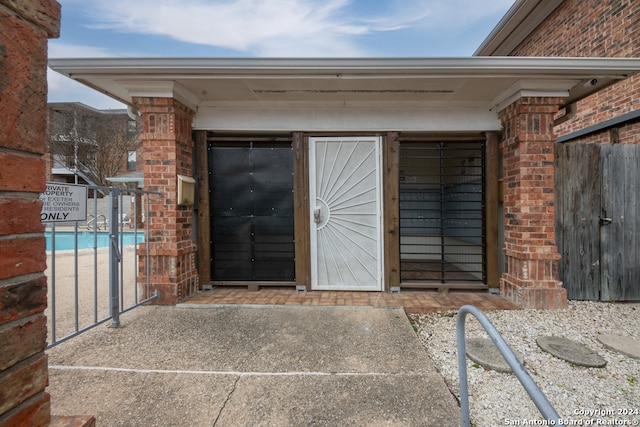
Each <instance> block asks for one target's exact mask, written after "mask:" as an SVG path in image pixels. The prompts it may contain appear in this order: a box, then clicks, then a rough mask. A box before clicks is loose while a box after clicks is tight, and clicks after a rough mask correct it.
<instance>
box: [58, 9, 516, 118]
mask: <svg viewBox="0 0 640 427" xmlns="http://www.w3.org/2000/svg"><path fill="white" fill-rule="evenodd" d="M58 2H59V3H60V4H61V5H62V22H61V29H60V38H58V39H51V40H49V57H50V58H104V57H117V58H167V57H171V58H201V57H213V58H257V57H271V58H273V57H277V58H304V57H319V58H344V57H348V58H349V57H350V58H358V57H369V58H387V57H392V58H395V57H408V58H413V57H418V58H425V57H467V56H471V55H472V54H473V52H474V51H475V50H476V48H477V47H478V46H479V45H480V44H481V43H482V41H483V40H484V39H485V38H486V37H487V35H488V34H489V33H490V32H491V30H492V29H493V28H494V27H495V26H496V24H497V23H498V22H499V21H500V19H501V18H502V17H503V16H504V14H505V13H506V12H507V10H508V9H509V8H510V7H511V6H512V5H513V4H514V3H515V0H109V1H105V0H58ZM48 84H49V96H48V101H49V102H82V103H84V104H86V105H89V106H92V107H94V108H98V109H111V108H124V105H123V104H121V103H119V102H117V101H115V100H113V99H111V98H109V97H107V96H105V95H102V94H100V93H98V92H96V91H94V90H92V89H89V88H87V87H85V86H83V85H81V84H80V83H77V82H74V81H72V80H71V79H68V78H66V77H64V76H62V75H60V74H58V73H56V72H55V71H52V70H49V72H48Z"/></svg>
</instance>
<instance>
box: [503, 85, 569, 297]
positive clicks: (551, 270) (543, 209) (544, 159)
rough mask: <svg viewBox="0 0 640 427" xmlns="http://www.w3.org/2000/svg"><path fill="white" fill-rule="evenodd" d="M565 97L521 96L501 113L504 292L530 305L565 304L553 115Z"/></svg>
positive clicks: (507, 295) (505, 294)
mask: <svg viewBox="0 0 640 427" xmlns="http://www.w3.org/2000/svg"><path fill="white" fill-rule="evenodd" d="M559 105H562V99H560V98H520V99H519V100H517V101H516V102H514V103H513V104H511V105H510V106H508V107H507V108H506V109H504V110H502V111H501V112H500V120H501V122H502V125H503V129H504V131H503V140H502V142H501V150H502V159H503V160H502V162H503V186H504V187H503V188H504V254H505V259H506V263H507V268H506V271H505V273H504V274H503V276H502V278H501V280H500V292H501V294H502V295H503V296H505V297H506V298H508V299H510V300H511V301H514V302H516V303H517V304H519V305H521V306H523V307H525V308H563V307H565V306H566V303H567V296H566V290H565V289H563V288H562V283H561V282H559V281H558V267H557V264H558V261H559V259H560V254H559V253H558V250H557V248H556V244H555V226H554V221H555V208H554V202H555V194H554V191H553V189H554V149H553V143H554V141H555V135H554V133H553V117H554V115H555V113H556V112H557V110H558V106H559Z"/></svg>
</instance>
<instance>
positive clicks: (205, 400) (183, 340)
mask: <svg viewBox="0 0 640 427" xmlns="http://www.w3.org/2000/svg"><path fill="white" fill-rule="evenodd" d="M121 321H122V324H123V325H124V326H123V327H122V328H118V329H112V328H106V327H98V328H96V329H94V330H91V331H89V332H86V333H85V334H83V335H80V336H79V337H77V338H74V339H72V340H69V341H67V342H64V343H62V344H60V345H59V346H57V347H54V348H53V349H51V350H49V351H48V354H49V363H50V388H49V390H50V392H51V395H52V408H53V412H54V413H55V414H60V415H64V414H65V413H69V414H92V415H93V414H95V415H96V418H97V424H98V425H150V426H151V425H163V426H171V425H193V426H198V425H207V426H210V425H220V426H222V425H225V426H226V425H252V426H253V425H279V426H287V425H291V426H297V425H326V424H327V423H328V424H330V425H379V424H384V425H404V426H414V425H415V426H424V425H443V426H446V425H459V424H460V409H459V407H458V405H457V403H456V401H455V399H454V398H453V396H452V395H451V394H450V392H449V390H448V388H447V387H446V385H445V383H444V380H443V379H442V378H441V377H440V375H439V374H437V372H436V370H435V368H434V366H433V363H432V362H431V360H430V359H429V357H428V355H427V353H426V351H425V349H424V348H423V347H422V345H421V343H420V341H419V340H418V338H417V336H416V335H415V333H414V332H413V329H412V327H411V325H410V323H409V321H408V319H407V317H406V315H405V314H404V312H403V310H402V309H376V308H366V307H363V308H356V307H304V306H298V307H286V306H281V307H277V308H276V307H273V306H269V307H245V306H233V307H219V308H207V309H188V308H177V307H158V306H149V307H140V308H137V309H135V310H132V311H130V312H128V313H125V314H124V315H122V316H121Z"/></svg>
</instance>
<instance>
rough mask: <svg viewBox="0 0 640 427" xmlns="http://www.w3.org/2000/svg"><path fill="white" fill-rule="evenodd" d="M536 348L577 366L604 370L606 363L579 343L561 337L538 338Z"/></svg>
mask: <svg viewBox="0 0 640 427" xmlns="http://www.w3.org/2000/svg"><path fill="white" fill-rule="evenodd" d="M536 342H537V343H538V346H540V348H541V349H543V350H544V351H546V352H548V353H551V354H552V355H554V356H556V357H558V358H560V359H562V360H566V361H567V362H569V363H573V364H574V365H578V366H586V367H588V368H604V367H605V366H606V364H607V361H606V360H604V358H603V357H602V356H600V355H599V354H598V353H596V352H595V351H593V350H591V349H590V348H589V347H587V346H585V345H583V344H580V343H579V342H576V341H573V340H569V339H567V338H561V337H550V336H547V337H539V338H537V339H536Z"/></svg>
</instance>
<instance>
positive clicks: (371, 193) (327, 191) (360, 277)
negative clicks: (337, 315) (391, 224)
mask: <svg viewBox="0 0 640 427" xmlns="http://www.w3.org/2000/svg"><path fill="white" fill-rule="evenodd" d="M380 147H381V140H380V138H379V137H348V138H310V139H309V150H310V151H309V152H310V156H309V165H310V171H309V173H310V179H309V183H310V195H309V196H310V197H309V200H310V203H311V206H310V212H311V215H310V220H311V271H312V274H311V286H312V289H317V290H361V291H380V290H382V256H381V247H382V236H381V224H380V217H381V212H382V198H381V194H380V193H381V192H380V170H381V167H380V163H381V162H380V149H381V148H380Z"/></svg>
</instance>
